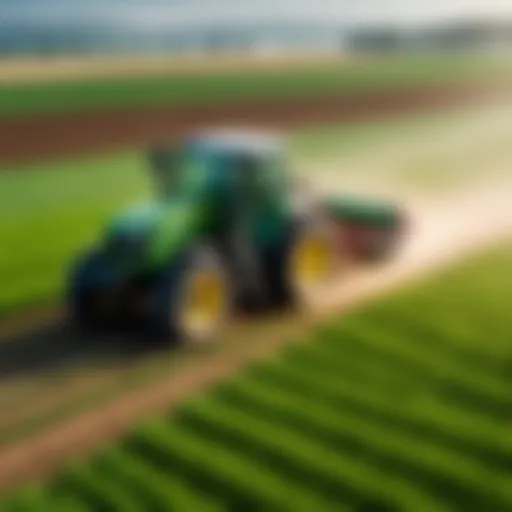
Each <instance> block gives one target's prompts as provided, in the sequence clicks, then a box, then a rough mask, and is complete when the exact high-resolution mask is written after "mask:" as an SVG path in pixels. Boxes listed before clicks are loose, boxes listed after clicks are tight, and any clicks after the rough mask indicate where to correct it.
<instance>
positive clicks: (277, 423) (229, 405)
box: [2, 244, 512, 512]
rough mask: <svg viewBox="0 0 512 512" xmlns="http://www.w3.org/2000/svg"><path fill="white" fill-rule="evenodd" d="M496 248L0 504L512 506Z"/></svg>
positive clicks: (316, 335)
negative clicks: (41, 484)
mask: <svg viewBox="0 0 512 512" xmlns="http://www.w3.org/2000/svg"><path fill="white" fill-rule="evenodd" d="M510 249H512V246H511V245H510V244H509V245H506V246H501V247H498V248H495V249H494V250H492V251H489V252H486V253H483V254H480V255H478V256H476V257H474V258H473V259H472V260H470V261H468V262H467V263H465V264H463V265H461V266H459V267H456V268H453V269H451V270H448V271H445V272H444V273H443V274H442V275H439V276H438V277H437V278H435V279H433V280H431V281H430V282H428V283H426V284H417V285H416V286H415V287H413V288H410V289H408V290H404V291H402V292H400V293H395V294H394V295H393V296H392V297H391V298H389V299H382V300H380V301H378V302H377V303H374V304H373V305H371V306H369V307H366V308H365V309H364V310H361V311H360V312H359V313H357V314H355V315H353V316H352V317H350V318H344V320H343V321H339V320H333V321H331V322H330V323H329V324H328V325H325V326H323V327H321V328H317V329H316V330H315V331H314V332H312V333H310V334H309V335H308V336H309V337H308V339H311V341H313V342H314V343H306V344H297V345H294V346H293V347H290V348H289V349H288V350H286V351H284V352H282V353H281V354H280V355H279V356H278V357H276V358H275V359H274V360H272V361H270V362H265V363H259V364H257V365H255V366H253V367H252V368H251V369H249V370H248V371H246V372H244V373H241V374H238V375H236V376H234V377H233V378H231V379H229V380H227V381H225V382H224V383H223V384H222V385H220V386H218V387H217V388H215V389H213V390H211V391H210V392H208V393H206V394H204V395H202V396H199V397H197V398H196V399H195V400H192V401H189V402H188V403H185V404H184V405H183V406H182V407H181V408H180V409H179V410H178V412H177V413H174V414H173V415H172V416H167V417H160V418H155V419H154V420H152V421H150V422H148V423H146V424H144V425H141V426H140V427H138V428H136V429H135V430H134V431H133V433H132V434H130V435H129V436H127V437H125V438H124V439H123V440H121V441H119V442H117V443H115V444H113V445H111V446H109V447H107V448H106V449H103V450H102V451H100V452H99V453H97V454H96V455H94V456H93V457H92V458H91V459H89V460H88V461H77V462H75V463H74V464H72V465H70V466H68V467H66V468H64V469H63V470H62V471H61V472H60V474H59V475H57V476H56V478H55V479H54V480H53V481H52V482H51V483H49V484H48V485H47V486H44V487H43V486H39V487H38V486H33V487H30V488H27V489H26V490H25V489H21V490H16V491H15V492H14V494H12V495H9V496H8V497H6V498H5V499H6V501H5V502H4V507H3V508H2V510H6V512H8V511H11V510H57V508H56V507H57V505H59V504H61V503H68V504H69V503H73V504H75V505H76V507H77V508H73V510H78V507H80V506H81V507H83V510H116V511H119V512H121V511H129V510H177V511H182V510H183V511H185V510H226V511H227V510H274V511H278V510H280V511H281V510H282V511H285V510H290V511H316V510H352V511H366V510H379V511H384V510H386V511H387V510H389V511H398V510H404V511H405V510H406V511H409V510H414V511H433V512H439V511H452V510H465V511H471V512H476V511H481V512H484V511H487V510H493V511H496V512H500V511H503V512H505V511H508V510H510V508H511V507H512V487H511V485H510V484H511V481H512V476H511V474H510V460H511V457H512V444H511V442H510V436H509V413H510V408H511V407H512V399H511V397H510V393H509V389H510V384H511V375H510V372H508V366H507V365H508V361H509V360H510V357H511V356H512V349H511V346H510V337H511V335H512V327H511V325H510V321H509V307H508V306H509V304H510V301H511V300H512V289H511V288H510V286H509V285H508V283H509V281H510V279H509V277H510V275H511V273H512V264H511V261H510V258H509V254H510ZM15 505H17V506H18V507H19V508H16V507H15ZM22 505H25V508H20V507H21V506H22Z"/></svg>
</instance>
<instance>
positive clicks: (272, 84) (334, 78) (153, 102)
mask: <svg viewBox="0 0 512 512" xmlns="http://www.w3.org/2000/svg"><path fill="white" fill-rule="evenodd" d="M221 68H222V67H221ZM510 73H511V69H510V65H509V64H507V63H504V62H503V61H498V60H491V59H487V58H486V57H475V56H474V55H449V56H439V55H427V56H414V57H399V58H393V59H383V60H374V61H366V60H364V59H363V60H362V61H361V62H357V61H355V62H350V63H347V62H345V61H344V60H341V61H340V62H336V61H334V62H332V63H330V62H327V63H325V64H324V65H320V66H319V65H318V63H315V61H314V60H313V61H312V62H311V63H310V64H308V63H300V62H299V63H297V64H296V65H295V66H292V65H288V66H282V67H281V68H275V67H274V66H269V67H268V68H265V67H264V66H255V67H254V69H250V68H246V67H242V69H236V66H233V69H232V70H226V69H224V70H222V71H220V72H216V73H215V72H212V73H200V74H198V73H197V72H193V71H192V72H190V73H175V74H173V73H162V74H161V75H160V76H158V75H152V76H140V75H137V76H133V77H117V78H104V79H102V78H100V77H96V78H95V79H83V80H71V81H52V82H48V81H45V80H42V81H39V82H38V81H37V80H34V81H33V82H20V83H3V84H1V85H0V118H15V117H17V116H34V115H42V114H57V113H77V112H82V111H88V110H95V111H98V110H112V109H125V108H148V107H157V106H177V105H180V106H183V105H204V104H209V103H217V102H221V103H222V102H223V103H232V102H234V101H237V100H238V101H242V100H251V101H254V100H256V99H258V98H285V97H291V96H295V97H304V98H307V97H319V96H324V97H325V96H337V95H344V94H354V93H356V94H369V93H371V92H375V91H384V90H391V89H401V88H411V87H414V86H427V87H428V86H435V85H448V84H454V83H465V82H466V81H469V82H483V83H485V82H488V81H489V80H493V79H494V78H496V79H503V78H510V76H511V74H510Z"/></svg>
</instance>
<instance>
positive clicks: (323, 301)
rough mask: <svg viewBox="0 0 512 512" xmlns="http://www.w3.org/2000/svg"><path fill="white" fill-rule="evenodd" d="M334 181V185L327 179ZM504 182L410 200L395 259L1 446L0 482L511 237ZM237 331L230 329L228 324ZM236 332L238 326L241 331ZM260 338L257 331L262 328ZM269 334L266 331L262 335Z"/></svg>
mask: <svg viewBox="0 0 512 512" xmlns="http://www.w3.org/2000/svg"><path fill="white" fill-rule="evenodd" d="M333 185H335V184H333ZM510 187H511V184H510V182H509V181H508V182H505V183H497V184H495V185H494V186H490V185H489V186H488V187H486V188H481V187H480V188H478V189H473V190H467V191H465V192H463V193H458V194H457V195H450V194H448V195H446V196H445V197H443V198H442V199H438V200H436V201H435V202H432V201H428V200H418V199H416V200H411V203H410V204H409V205H406V206H407V207H408V208H409V211H411V212H412V232H411V238H410V240H409V243H408V244H407V245H406V246H405V247H404V248H403V251H402V253H401V254H400V255H399V257H398V258H397V259H396V261H395V262H393V263H391V264H389V265H386V266H383V267H381V268H373V269H364V270H363V269H361V270H357V271H355V272H353V273H352V275H351V276H350V277H348V276H347V278H346V279H341V280H340V282H339V284H338V285H336V286H333V287H332V289H330V290H329V292H328V293H326V294H325V295H323V296H322V297H321V298H319V300H318V303H317V304H316V306H315V308H314V310H313V311H311V314H308V315H303V316H301V317H300V318H298V317H297V316H295V315H290V316H287V317H282V318H277V319H271V320H269V321H267V322H264V324H260V325H259V326H256V328H255V329H254V330H253V331H251V333H250V334H249V335H248V336H250V338H251V339H250V343H245V342H244V343H241V344H240V345H238V346H237V345H233V346H231V347H230V350H229V351H227V352H225V353H217V354H213V355H212V356H211V357H208V358H205V359H203V360H201V361H199V362H198V363H197V364H194V365H192V366H189V367H188V368H184V369H183V370H181V371H180V370H178V371H177V372H176V373H175V375H174V376H173V377H172V379H170V380H166V381H165V382H161V383H158V384H156V385H152V386H148V387H146V388H145V389H140V390H138V391H136V392H134V393H131V394H129V395H127V396H125V397H124V398H122V399H119V400H117V401H115V402H114V403H110V404H107V405H105V406H102V407H99V408H96V409H95V410H92V411H90V412H88V413H86V414H83V415H80V416H78V417H75V418H73V419H71V420H69V421H66V422H63V423H62V424H61V425H59V426H58V427H56V428H54V429H51V430H49V431H47V432H44V433H42V434H40V435H37V436H34V437H33V438H31V439H28V440H26V441H22V442H19V443H17V444H13V445H11V446H8V447H6V448H4V449H3V450H1V451H0V487H2V488H5V487H8V486H12V485H15V484H19V483H22V482H24V481H26V480H31V479H42V478H45V477H48V476H50V475H51V474H53V472H54V471H55V470H57V469H58V468H59V467H60V466H61V465H62V464H63V463H64V462H65V461H66V460H67V459H68V458H69V457H77V456H85V455H86V454H87V453H88V452H89V451H90V450H92V449H96V448H98V447H100V446H101V445H103V444H104V443H106V442H108V441H110V440H111V439H113V438H115V437H117V436H119V435H121V434H122V433H123V432H125V431H126V430H127V429H129V428H130V427H131V426H132V424H133V423H134V422H136V421H139V420H141V419H142V418H144V417H147V416H150V415H153V414H157V413H159V412H162V411H167V410H169V408H171V407H172V406H173V405H176V404H178V403H180V402H181V401H183V400H185V399H186V398H188V397H189V396H191V395H193V394H195V393H199V392H201V391H203V390H205V389H207V388H208V387H209V386H211V385H213V384H215V383H216V382H218V381H220V380H221V379H223V378H225V377H227V376H229V375H230V374H232V373H233V372H235V371H238V370H240V369H242V368H243V367H245V366H247V365H249V364H251V363H253V362H255V361H258V360H261V359H264V358H266V357H269V356H271V355H272V354H274V353H275V352H276V351H277V350H279V349H280V348H282V347H284V346H285V345H287V344H289V343H292V342H299V341H301V340H303V341H306V340H305V339H304V338H303V337H301V334H302V333H303V332H304V330H305V329H307V328H309V327H311V326H313V325H316V324H317V323H318V322H321V321H323V320H325V319H326V318H328V317H333V316H335V315H342V314H345V313H346V312H348V311H349V310H351V309H353V308H355V307H358V306H359V305H361V304H362V303H364V302H366V301H368V300H370V299H372V298H373V297H375V296H377V295H379V294H383V293H385V292H387V291H389V290H390V289H392V288H396V287H398V286H404V285H405V284H407V283H408V282H410V281H411V280H414V279H415V278H419V277H422V276H425V275H426V274H427V273H429V272H433V271H436V270H437V269H439V268H440V267H442V266H443V265H447V264H449V263H452V262H455V261H457V259H459V258H461V257H462V256H464V255H465V254H467V253H468V252H470V251H472V250H475V249H477V248H479V247H481V246H485V245H486V244H490V243H492V242H494V241H497V240H499V239H502V238H504V237H510V239H511V240H512V205H511V203H510V194H509V190H510ZM235 330H236V329H235ZM241 332H242V331H240V333H241ZM263 332H264V333H265V336H261V334H262V333H263ZM269 333H271V335H269Z"/></svg>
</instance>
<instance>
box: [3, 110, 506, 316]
mask: <svg viewBox="0 0 512 512" xmlns="http://www.w3.org/2000/svg"><path fill="white" fill-rule="evenodd" d="M511 116H512V111H511V109H510V106H502V105H500V106H498V107H497V108H491V109H487V108H484V109H476V110H474V111H454V112H453V113H452V114H448V113H443V114H442V115H440V114H439V113H437V114H432V115H429V116H419V117H406V118H403V119H396V120H394V121H393V122H389V121H386V122H385V121H380V122H369V123H368V122H367V123H356V124H351V125H348V126H341V127H340V126H328V127H318V128H313V129H309V130H304V131H299V132H297V133H296V134H294V135H293V136H292V139H291V156H292V163H293V164H297V169H299V170H302V168H304V170H305V172H306V173H307V174H308V175H309V176H310V177H312V178H313V179H314V173H315V172H320V173H325V174H326V175H329V174H333V169H334V174H335V175H336V176H337V177H338V176H343V178H344V179H346V182H347V183H349V182H353V181H357V180H359V181H361V180H363V182H365V183H370V184H371V185H372V186H373V189H375V187H376V184H378V183H385V184H387V185H388V186H389V184H392V183H397V184H401V185H404V184H405V185H407V186H409V187H412V188H414V187H416V189H418V190H422V191H424V190H426V189H427V188H429V187H431V188H433V189H434V190H436V189H438V188H442V187H447V186H454V185H455V186H459V185H460V183H461V182H464V181H467V180H468V179H469V178H470V177H471V176H472V175H474V176H476V177H481V176H482V175H483V176H487V177H488V176H490V175H491V174H492V173H493V172H494V169H493V166H494V167H496V168H497V170H498V171H500V172H501V171H503V170H504V169H505V170H508V169H509V168H510V165H509V164H510V159H511V153H510V149H509V148H510V144H509V140H510V136H511V135H512V133H511V131H510V123H509V121H510V118H511ZM459 134H462V135H463V137H460V136H459ZM464 134H466V135H464ZM447 169H449V172H447V171H446V170H447ZM5 170H7V169H5ZM9 171H12V172H0V241H1V243H0V281H1V282H2V289H1V290H0V317H1V316H5V315H8V314H10V313H13V312H16V311H19V310H21V309H23V308H26V307H30V306H31V305H35V306H37V305H40V304H41V303H44V302H54V301H56V300H58V298H59V297H60V296H61V294H62V290H63V284H64V281H65V278H66V271H67V269H68V267H69V264H70V262H71V261H72V259H73V257H74V256H75V255H76V254H77V253H78V252H79V251H80V250H82V249H83V248H84V247H85V246H87V244H89V243H90V242H93V241H94V240H96V239H97V237H99V236H100V234H101V229H102V227H103V226H104V225H105V223H106V222H107V221H108V219H109V217H110V216H111V215H112V214H114V213H116V212H118V211H119V210H120V209H122V208H124V207H125V206H128V205H130V204H131V203H133V202H137V201H143V200H145V199H146V198H148V197H150V196H151V194H152V191H151V183H150V179H149V177H148V176H147V170H146V168H145V162H143V160H142V158H141V157H140V155H139V154H136V153H134V152H124V153H119V154H117V153H116V154H109V155H102V156H97V157H93V158H91V157H89V158H82V159H77V160H73V161H64V162H58V163H53V164H52V163H45V164H33V165H30V166H24V167H22V168H17V169H9ZM337 180H338V181H340V182H341V179H340V178H337ZM365 180H366V181H365ZM365 187H366V184H365Z"/></svg>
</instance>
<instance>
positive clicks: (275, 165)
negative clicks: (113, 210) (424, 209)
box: [68, 131, 404, 342]
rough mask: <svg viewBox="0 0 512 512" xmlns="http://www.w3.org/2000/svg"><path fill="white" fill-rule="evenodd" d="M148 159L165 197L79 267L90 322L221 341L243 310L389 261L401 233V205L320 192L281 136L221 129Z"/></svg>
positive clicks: (72, 296)
mask: <svg viewBox="0 0 512 512" xmlns="http://www.w3.org/2000/svg"><path fill="white" fill-rule="evenodd" d="M148 157H149V162H150V167H151V170H152V172H153V174H154V177H155V181H156V183H157V189H158V196H159V197H157V198H156V199H155V200H154V201H152V202H150V203H149V204H144V205H142V206H140V207H136V208H133V209H131V210H129V211H127V212H124V213H121V214H120V215H117V216H115V218H114V219H113V220H112V221H111V222H110V223H109V224H108V225H107V227H106V230H105V233H104V235H103V237H102V238H101V240H100V242H99V243H98V244H97V246H96V247H94V248H93V249H91V250H89V251H88V252H87V253H86V254H84V255H83V256H82V257H80V258H79V260H78V261H77V262H76V264H75V265H74V266H73V269H72V272H71V275H70V278H69V283H68V302H69V308H70V312H71V315H72V317H73V319H74V320H75V321H76V322H77V323H79V324H80V325H82V326H86V327H94V328H98V327H105V326H107V325H110V324H113V323H116V324H117V323H118V322H119V321H121V322H126V321H136V322H137V324H138V325H140V326H142V327H143V328H144V330H145V331H146V332H149V333H152V334H154V335H155V336H157V337H159V338H163V339H172V340H180V341H182V342H203V341H208V340H212V339H214V338H215V334H216V333H217V332H218V331H219V329H221V327H222V326H223V325H224V324H225V323H226V322H227V321H229V320H230V319H231V318H232V317H233V315H235V314H237V312H239V311H244V310H248V309H249V310H252V311H263V310H265V309H269V308H282V307H299V308H300V307H308V306H309V305H311V304H312V302H314V298H315V296H317V295H318V294H319V293H321V292H322V290H323V289H324V287H325V286H326V284H327V283H328V282H329V281H332V279H333V278H334V277H335V276H336V275H338V274H340V273H341V272H342V271H343V269H347V268H349V267H350V266H349V265H348V263H350V262H351V261H352V262H354V261H356V262H357V261H368V260H372V261H375V260H382V259H383V258H386V257H388V256H390V255H391V254H392V253H393V252H394V250H395V249H396V247H397V245H398V242H399V241H400V239H401V238H402V232H403V226H404V215H403V214H402V213H401V211H400V210H399V209H398V208H396V207H395V206H393V205H387V204H377V203H375V202H373V201H364V200H359V199H355V198H351V197H343V196H333V197H318V196H316V195H315V194H313V193H312V191H311V190H310V189H309V188H308V187H307V185H306V184H304V183H301V182H299V181H298V180H297V179H296V178H294V177H293V176H292V175H291V174H290V173H289V172H288V170H287V164H286V161H285V158H284V143H283V141H282V140H281V138H280V137H278V136H274V135H271V134H261V133H253V132H244V131H237V132H229V131H212V132H207V133H203V134H197V135H196V136H194V137H192V138H190V139H189V140H187V141H186V142H185V143H182V144H178V145H176V144H174V145H171V144H169V145H167V144H162V145H160V146H158V147H155V148H153V149H151V150H150V151H149V155H148Z"/></svg>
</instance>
